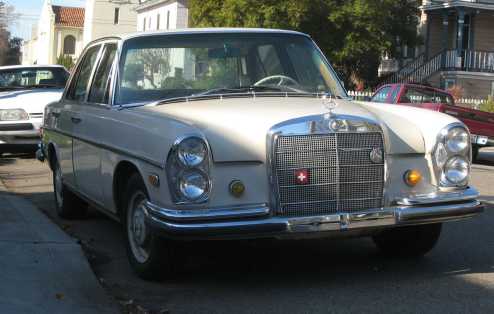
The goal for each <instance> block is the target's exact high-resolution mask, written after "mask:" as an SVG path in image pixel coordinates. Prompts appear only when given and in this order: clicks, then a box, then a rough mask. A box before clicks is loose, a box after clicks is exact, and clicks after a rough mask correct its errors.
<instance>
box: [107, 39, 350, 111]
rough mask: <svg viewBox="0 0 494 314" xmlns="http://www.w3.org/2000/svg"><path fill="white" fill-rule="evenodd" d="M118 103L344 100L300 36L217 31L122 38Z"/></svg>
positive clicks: (320, 58) (321, 61) (333, 79)
mask: <svg viewBox="0 0 494 314" xmlns="http://www.w3.org/2000/svg"><path fill="white" fill-rule="evenodd" d="M120 73H121V75H120V83H119V90H118V93H117V99H116V100H117V103H118V104H129V103H141V102H150V101H157V100H166V99H172V98H177V97H187V96H201V95H212V94H226V93H245V92H251V91H255V92H270V93H277V92H280V93H283V94H286V93H297V94H307V93H330V94H331V95H334V96H341V97H346V93H345V91H344V89H343V88H342V87H341V85H340V82H339V80H338V78H337V76H336V74H335V73H334V71H333V70H332V68H331V67H330V66H329V64H327V62H326V61H325V59H324V57H323V56H322V55H321V53H320V52H319V50H318V49H317V48H316V46H315V45H314V43H313V42H312V41H311V40H310V39H309V38H307V37H305V36H301V35H289V34H274V33H265V34H263V33H258V34H255V33H248V34H242V33H235V34H232V33H222V34H210V33H209V34H207V33H206V34H189V35H161V36H148V37H140V38H134V39H131V40H128V41H127V42H126V43H125V45H124V47H123V53H122V58H121V62H120Z"/></svg>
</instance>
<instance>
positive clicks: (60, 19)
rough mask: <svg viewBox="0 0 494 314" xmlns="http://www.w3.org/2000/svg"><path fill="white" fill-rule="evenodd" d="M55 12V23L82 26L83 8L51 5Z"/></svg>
mask: <svg viewBox="0 0 494 314" xmlns="http://www.w3.org/2000/svg"><path fill="white" fill-rule="evenodd" d="M52 8H53V13H55V25H61V26H70V27H84V8H73V7H62V6H59V5H52Z"/></svg>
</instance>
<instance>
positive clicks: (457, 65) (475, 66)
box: [383, 50, 494, 83]
mask: <svg viewBox="0 0 494 314" xmlns="http://www.w3.org/2000/svg"><path fill="white" fill-rule="evenodd" d="M438 71H467V72H491V73H494V51H479V50H463V51H462V52H461V53H460V54H458V51H457V50H443V51H441V52H439V53H438V54H436V55H435V56H433V57H432V58H430V59H429V60H428V61H427V62H424V56H423V55H421V56H419V57H418V58H417V59H416V60H414V61H413V62H411V63H409V64H408V65H406V66H405V67H403V68H401V69H400V70H399V71H398V72H396V73H394V74H393V75H391V76H389V77H388V78H387V79H386V80H385V81H383V83H410V82H416V83H420V82H423V81H425V80H426V79H428V78H429V77H431V76H432V75H433V74H434V73H436V72H438Z"/></svg>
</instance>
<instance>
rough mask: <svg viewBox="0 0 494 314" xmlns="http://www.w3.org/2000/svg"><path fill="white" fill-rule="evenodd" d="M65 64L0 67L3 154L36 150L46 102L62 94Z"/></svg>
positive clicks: (1, 147) (66, 74)
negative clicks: (63, 65)
mask: <svg viewBox="0 0 494 314" xmlns="http://www.w3.org/2000/svg"><path fill="white" fill-rule="evenodd" d="M68 77H69V73H68V72H67V70H65V68H64V67H62V66H37V65H36V66H6V67H0V155H1V154H2V153H15V152H35V151H36V149H37V147H38V143H39V141H40V135H39V133H40V131H39V129H40V126H41V124H42V123H43V112H44V110H45V106H46V105H47V104H49V103H51V102H53V101H56V100H59V99H60V97H61V96H62V93H63V89H64V87H65V83H66V81H67V79H68Z"/></svg>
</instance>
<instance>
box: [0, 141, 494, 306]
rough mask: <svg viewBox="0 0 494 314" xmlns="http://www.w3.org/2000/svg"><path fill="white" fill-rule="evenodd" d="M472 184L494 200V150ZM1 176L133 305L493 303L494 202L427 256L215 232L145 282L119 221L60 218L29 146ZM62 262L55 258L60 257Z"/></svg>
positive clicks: (3, 166)
mask: <svg viewBox="0 0 494 314" xmlns="http://www.w3.org/2000/svg"><path fill="white" fill-rule="evenodd" d="M480 158H481V161H480V163H478V164H475V165H474V166H473V176H472V184H473V185H474V186H476V187H477V188H478V189H479V190H480V191H481V195H482V196H481V198H482V200H484V201H487V202H492V203H494V150H490V151H484V152H481V154H480ZM0 180H2V181H3V183H4V184H5V185H6V187H7V188H8V189H9V191H11V192H13V193H15V194H17V195H20V196H22V197H24V198H26V199H28V200H30V201H32V202H33V203H34V204H35V205H36V206H37V207H38V208H39V209H40V210H41V211H42V212H44V213H46V214H47V216H48V217H50V218H51V219H52V220H53V221H55V222H56V223H57V224H58V225H59V226H60V227H61V228H62V229H63V230H64V231H66V232H67V233H69V235H71V236H73V237H76V238H78V239H80V240H81V242H82V243H83V245H84V247H85V250H86V254H87V256H88V259H89V261H90V264H91V266H92V268H93V270H94V271H95V273H96V275H97V277H98V278H99V279H100V282H102V283H103V284H104V286H105V288H107V289H108V291H109V292H110V293H111V294H113V295H114V296H115V297H116V298H117V299H118V300H120V302H121V303H122V304H125V305H126V306H125V307H126V308H128V309H131V308H133V309H135V308H138V309H141V310H142V311H144V310H149V311H150V313H159V312H160V311H161V312H163V313H164V312H169V313H363V312H365V313H492V312H494V229H493V226H494V212H493V209H494V205H491V204H488V206H487V208H486V211H485V212H484V213H483V214H482V215H481V216H479V217H477V218H474V219H471V220H466V221H460V222H452V223H448V224H446V225H445V227H444V228H443V233H442V236H441V239H440V242H439V244H438V246H437V247H436V248H435V249H434V250H433V251H432V252H431V253H430V254H429V255H428V256H427V257H426V258H424V259H421V260H419V261H413V260H400V259H389V258H385V257H383V256H381V255H379V254H378V252H377V250H376V249H375V247H374V245H373V243H372V241H370V240H369V239H365V238H364V239H345V240H343V239H333V240H327V239H325V240H303V241H294V240H290V241H275V240H272V241H268V240H263V241H216V242H205V243H193V244H187V245H186V246H184V247H183V251H184V253H186V256H187V258H186V259H184V261H183V264H184V267H183V271H182V272H181V273H179V274H177V276H176V278H174V279H173V280H169V281H166V282H145V281H142V280H140V279H139V278H137V277H136V276H135V275H134V274H133V273H132V271H131V269H130V267H129V265H128V263H127V259H126V256H125V250H124V245H123V235H122V232H121V229H120V226H119V225H118V224H117V223H115V222H114V221H112V220H110V219H108V218H106V217H105V216H104V215H102V214H100V213H97V212H96V211H91V212H90V215H89V217H88V218H87V219H84V220H77V221H66V220H60V219H59V218H58V217H56V215H55V210H54V207H53V196H52V185H51V173H50V172H49V169H48V166H47V165H46V164H41V163H39V162H38V161H36V160H34V159H32V157H29V156H10V157H9V156H7V157H4V158H1V159H0ZM54 267H55V266H54Z"/></svg>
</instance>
